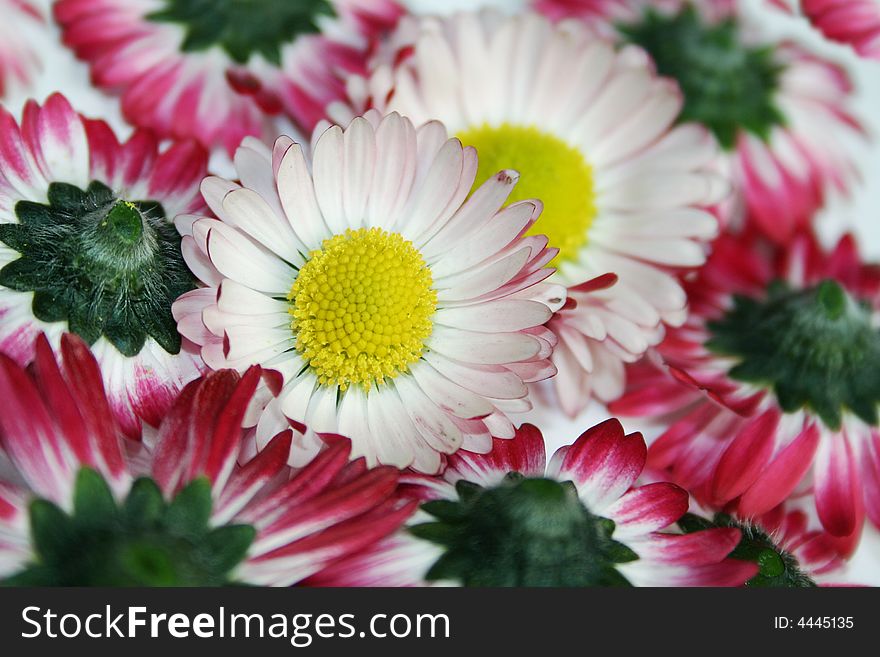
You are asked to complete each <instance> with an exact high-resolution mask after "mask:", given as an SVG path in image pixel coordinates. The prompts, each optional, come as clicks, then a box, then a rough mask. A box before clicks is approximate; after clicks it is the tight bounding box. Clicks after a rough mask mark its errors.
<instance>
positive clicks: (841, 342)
mask: <svg viewBox="0 0 880 657" xmlns="http://www.w3.org/2000/svg"><path fill="white" fill-rule="evenodd" d="M688 292H689V298H690V308H691V314H690V317H689V319H688V321H687V323H686V324H685V325H684V326H683V327H681V328H679V329H675V330H672V331H670V332H669V334H668V335H667V337H666V339H665V340H664V342H663V343H662V344H661V345H660V346H659V347H657V356H658V358H656V359H654V360H655V362H650V361H647V360H646V361H645V362H643V363H640V364H638V365H636V366H634V367H633V368H632V369H631V371H630V373H629V377H630V382H631V383H630V386H629V389H628V391H627V394H626V395H625V396H624V397H623V398H621V399H620V400H619V401H617V402H615V403H614V404H613V405H612V407H613V410H614V412H616V413H620V414H623V415H638V416H655V417H666V418H671V422H672V423H671V425H670V426H669V428H668V429H667V430H666V431H665V432H664V433H663V434H662V435H661V436H660V438H659V439H658V440H657V441H656V442H655V443H653V445H652V446H651V450H650V463H651V465H652V466H653V467H657V468H660V469H662V470H664V471H665V472H666V473H667V474H668V476H670V477H671V479H672V481H675V482H676V483H678V484H680V485H682V486H684V487H686V488H688V489H689V490H690V491H691V492H693V493H694V494H695V495H696V496H697V498H698V499H699V500H700V501H701V502H703V503H706V504H708V505H710V506H712V507H715V508H720V507H725V508H734V509H735V510H736V512H737V513H738V515H739V516H740V517H744V518H752V517H757V516H759V515H761V514H763V513H766V512H768V511H770V510H771V509H772V508H774V507H775V506H777V505H778V504H780V503H781V502H782V501H783V500H785V499H786V498H787V497H789V496H790V495H792V493H794V492H795V491H796V490H797V491H798V492H812V493H813V494H814V496H815V505H816V509H817V511H818V515H819V519H820V520H821V522H822V525H823V526H824V527H825V529H826V530H827V531H828V532H830V533H831V534H833V535H834V536H836V537H840V538H841V550H842V551H844V552H848V551H849V550H851V549H853V548H854V547H855V545H856V544H857V542H858V538H859V534H860V531H861V527H862V523H863V518H864V515H865V508H866V507H867V513H868V516H869V517H870V518H871V519H872V520H873V521H874V522H875V523H877V524H880V431H878V406H877V405H878V402H880V378H878V373H880V333H878V329H877V326H878V321H880V305H878V301H880V270H878V268H876V267H872V266H866V265H864V264H862V262H861V261H860V259H859V255H858V253H857V251H856V247H855V242H854V240H853V239H852V238H851V237H845V238H843V239H842V240H841V241H840V242H839V243H838V245H837V246H836V248H835V249H834V250H833V251H831V252H830V253H825V252H823V251H822V250H821V249H820V247H819V246H818V245H817V244H816V242H815V240H814V238H812V237H810V236H808V235H804V236H799V237H798V238H797V239H796V240H794V241H793V242H792V244H791V245H790V247H788V248H787V249H786V250H784V251H783V252H782V253H781V254H780V255H779V257H778V258H776V259H774V257H773V256H772V255H771V253H769V252H768V251H767V249H766V247H764V246H763V245H762V244H761V243H760V242H759V241H757V240H754V239H750V238H748V237H741V238H735V237H731V236H724V237H722V238H720V239H719V240H718V241H717V242H716V245H715V252H714V254H713V255H712V257H711V259H710V261H709V263H708V264H707V265H706V267H705V268H704V269H703V271H702V272H701V273H700V275H699V276H698V277H696V278H695V279H694V280H692V281H690V282H689V284H688Z"/></svg>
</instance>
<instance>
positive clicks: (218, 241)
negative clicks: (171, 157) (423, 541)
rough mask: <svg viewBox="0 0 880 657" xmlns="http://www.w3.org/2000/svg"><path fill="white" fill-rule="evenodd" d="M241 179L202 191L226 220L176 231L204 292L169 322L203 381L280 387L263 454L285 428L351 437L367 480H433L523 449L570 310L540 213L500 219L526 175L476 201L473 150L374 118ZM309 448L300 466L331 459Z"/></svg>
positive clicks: (256, 167)
mask: <svg viewBox="0 0 880 657" xmlns="http://www.w3.org/2000/svg"><path fill="white" fill-rule="evenodd" d="M235 164H236V168H237V171H238V176H239V178H240V179H241V185H239V184H237V183H234V182H230V181H228V180H223V179H220V178H208V179H206V180H205V182H204V183H203V184H202V191H203V193H204V196H205V199H206V200H207V202H208V205H209V206H210V207H211V209H212V210H213V211H214V213H215V215H216V216H217V217H218V219H212V218H205V217H198V216H184V217H179V218H178V220H177V222H178V227H179V228H180V230H181V231H182V232H183V233H185V234H186V237H184V239H183V252H184V256H185V258H186V260H187V262H188V263H190V266H191V267H192V268H193V271H195V272H197V273H198V275H199V277H200V278H201V280H202V281H203V282H204V283H205V285H206V287H205V288H202V289H199V290H194V291H192V292H190V293H188V294H186V295H184V296H183V297H181V298H180V299H179V300H178V301H177V302H176V303H175V307H174V312H175V316H176V317H177V319H178V327H179V329H180V332H181V333H182V334H183V335H184V336H186V337H188V338H190V339H191V340H193V341H194V342H196V343H198V344H200V345H202V356H203V358H204V360H205V362H206V363H207V364H208V366H210V367H212V368H214V369H219V368H223V367H230V368H234V369H239V370H243V369H245V368H247V367H249V366H250V365H254V364H259V365H262V366H263V367H265V368H267V369H272V370H274V371H277V372H278V373H279V374H280V380H278V381H276V382H275V383H276V387H277V388H278V389H279V390H278V397H277V398H273V399H272V400H271V401H270V402H269V404H268V405H267V406H266V409H265V412H263V413H262V416H261V417H260V418H259V419H260V422H259V423H258V425H257V440H258V443H262V441H263V440H265V438H266V437H270V436H272V435H274V434H275V433H276V432H277V431H278V428H279V426H283V419H282V418H283V417H287V418H288V419H290V420H294V421H297V422H302V423H305V424H306V425H307V426H309V427H311V428H312V429H314V430H315V431H319V432H330V433H335V432H339V433H342V434H344V435H346V436H349V437H350V438H351V440H352V443H353V445H352V453H353V454H354V455H355V456H365V457H366V458H367V462H368V463H369V464H370V465H373V464H375V463H377V462H378V463H384V464H388V465H397V466H400V467H409V466H412V467H414V468H416V469H417V470H420V471H423V472H436V471H438V470H439V469H440V468H441V466H442V458H441V455H444V454H450V453H452V452H454V451H456V450H457V449H459V448H460V447H464V448H466V449H470V450H473V451H479V452H483V451H488V450H489V449H490V448H491V446H492V439H491V436H490V433H492V434H494V435H498V436H502V437H508V438H509V437H512V436H513V431H514V429H513V425H512V424H511V422H510V421H509V420H508V419H507V417H506V415H505V414H506V412H508V411H510V412H513V411H521V410H528V409H529V408H530V404H529V400H528V390H527V387H526V385H525V384H526V383H528V382H532V381H537V380H540V379H544V378H547V377H549V376H552V375H553V374H554V373H555V368H554V367H553V365H552V364H551V363H550V361H549V357H550V354H551V351H552V347H553V344H554V343H555V341H556V340H555V336H554V335H553V333H552V332H551V331H550V330H549V329H547V328H546V327H545V326H544V324H545V323H546V322H547V321H548V319H549V318H550V316H551V312H552V309H553V308H557V307H559V306H560V305H561V304H562V303H563V302H564V299H565V290H564V288H560V287H558V286H555V285H549V284H542V283H541V281H543V280H544V279H546V278H547V277H548V276H550V275H551V273H552V269H549V268H547V267H546V266H545V265H547V263H548V262H549V261H550V260H551V259H552V258H553V257H554V256H555V255H556V250H555V249H548V248H547V238H546V237H544V236H540V235H532V236H529V237H524V236H523V233H524V232H525V231H527V230H528V229H529V228H530V227H531V226H532V225H533V224H534V222H535V220H536V219H537V218H538V215H539V214H540V212H541V206H540V203H539V202H537V201H523V202H520V203H515V204H512V205H510V206H508V207H506V208H504V209H502V206H503V205H504V203H505V202H506V201H507V200H508V197H509V195H510V194H511V192H512V191H513V189H514V186H515V185H516V182H517V178H518V175H517V174H516V173H515V172H513V171H507V170H504V171H501V172H499V173H496V174H495V175H494V176H493V177H492V178H491V179H490V180H488V181H486V182H485V184H483V185H482V186H480V187H479V188H478V189H476V190H475V191H474V192H473V193H472V194H471V190H472V188H473V184H474V177H475V176H476V173H477V169H478V163H477V155H476V152H475V151H474V149H473V148H463V147H462V145H461V142H459V141H458V140H457V139H449V138H447V134H446V130H445V129H444V128H443V126H442V125H441V124H439V123H436V122H432V123H427V124H425V125H423V126H422V127H421V128H419V129H418V130H416V129H415V128H414V127H413V124H412V123H411V122H410V121H409V120H407V119H404V118H402V117H400V116H399V115H397V114H390V115H388V116H386V117H384V118H382V117H380V116H379V115H378V113H376V112H374V111H373V112H370V113H369V114H368V115H367V116H366V118H364V117H360V118H356V119H354V121H352V122H351V125H349V127H348V128H346V129H345V130H343V129H342V128H341V127H339V126H333V127H330V128H328V129H327V130H325V131H323V132H320V131H319V135H318V136H317V137H316V142H315V145H314V147H313V156H312V157H311V158H307V157H306V155H305V153H304V150H303V148H302V146H300V145H299V144H296V143H294V142H293V141H291V140H290V139H288V138H286V137H282V138H280V139H279V140H278V141H277V142H276V143H275V147H274V150H273V151H270V150H269V149H267V148H266V147H265V146H263V145H262V144H261V143H259V142H257V141H256V140H247V141H245V142H244V143H243V144H242V147H241V148H240V149H239V150H238V152H237V153H236V156H235ZM298 447H301V449H300V450H299V452H298V458H300V459H302V460H303V461H305V460H307V459H308V458H310V457H311V456H312V455H313V454H314V452H315V451H316V450H317V449H318V448H319V447H320V445H318V444H312V445H298ZM295 457H297V454H295ZM297 462H299V461H297Z"/></svg>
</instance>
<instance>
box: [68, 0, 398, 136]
mask: <svg viewBox="0 0 880 657" xmlns="http://www.w3.org/2000/svg"><path fill="white" fill-rule="evenodd" d="M54 11H55V17H56V19H57V20H58V22H59V23H60V24H61V27H62V29H63V37H64V41H65V43H67V44H68V45H69V46H70V47H71V48H72V49H73V50H74V51H75V52H76V53H77V55H79V57H81V58H82V59H84V60H86V61H87V62H88V63H89V64H90V65H91V68H92V78H93V79H94V81H95V83H96V84H97V85H98V86H99V87H101V88H104V89H107V90H110V91H114V92H119V93H121V94H122V110H123V112H124V114H125V116H126V118H128V119H129V120H130V121H131V122H132V123H134V124H135V125H139V126H144V127H149V128H152V129H153V130H155V131H157V132H158V133H159V134H161V135H162V136H166V137H176V138H184V137H194V138H196V139H198V140H199V141H200V142H201V143H202V144H204V145H205V146H207V147H212V146H215V145H222V146H224V147H226V149H227V150H228V151H229V152H230V153H231V152H233V151H234V150H235V148H236V147H237V146H238V144H239V142H241V140H242V138H243V137H245V136H247V135H260V134H261V133H262V132H263V123H264V122H265V120H266V118H265V116H266V113H269V114H277V113H278V112H280V111H284V112H286V113H288V114H289V115H291V116H292V117H293V118H294V119H295V120H296V121H298V122H299V123H300V124H301V125H303V126H304V127H305V128H306V129H311V127H312V126H313V125H314V124H315V123H316V122H317V121H318V119H320V118H321V116H322V115H323V108H324V106H325V105H326V104H327V103H328V102H330V101H331V100H333V99H335V98H339V97H340V96H341V95H342V93H343V82H342V80H341V78H340V71H357V70H360V66H361V64H360V60H361V59H362V57H363V56H364V53H365V51H366V50H367V48H368V46H369V43H370V40H371V38H372V37H373V36H374V35H375V34H377V33H378V32H380V31H381V30H383V29H387V28H388V27H390V26H392V25H393V24H394V23H395V22H396V21H397V19H398V17H399V16H400V14H401V9H400V8H399V7H398V6H397V4H396V3H395V2H393V0H296V1H295V2H277V1H275V0H256V1H255V0H101V1H100V2H95V1H94V0H61V1H60V2H57V3H55V7H54Z"/></svg>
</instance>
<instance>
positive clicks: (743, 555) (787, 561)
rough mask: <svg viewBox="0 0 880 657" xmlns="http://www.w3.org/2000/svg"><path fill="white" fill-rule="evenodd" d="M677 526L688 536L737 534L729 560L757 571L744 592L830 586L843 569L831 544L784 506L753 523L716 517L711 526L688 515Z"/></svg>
mask: <svg viewBox="0 0 880 657" xmlns="http://www.w3.org/2000/svg"><path fill="white" fill-rule="evenodd" d="M678 524H679V526H680V527H681V528H682V529H683V530H684V531H685V532H688V533H690V532H694V531H700V530H705V529H710V528H714V527H735V528H737V529H739V530H740V532H741V533H742V538H741V539H740V542H739V544H738V545H737V546H736V548H735V549H734V550H733V552H731V554H730V557H731V558H732V559H739V560H742V561H750V562H752V563H755V564H757V566H758V573H757V574H756V575H755V576H754V577H752V578H751V579H750V580H749V581H748V582H746V586H751V587H774V588H806V587H813V586H817V585H826V586H828V585H832V586H833V585H834V581H835V579H834V578H835V577H839V576H840V574H841V572H842V569H843V567H844V563H845V562H844V561H843V559H841V557H840V555H839V554H838V552H837V542H836V541H835V540H834V538H833V537H832V536H830V535H829V534H828V533H826V532H825V531H823V530H821V529H815V528H813V527H811V526H810V520H809V518H808V516H807V514H806V513H804V512H803V511H801V510H797V509H792V508H789V507H788V506H787V505H779V506H778V507H776V508H775V509H773V510H771V511H768V512H767V513H765V514H763V515H761V516H760V517H758V518H756V519H753V520H751V521H742V520H738V519H736V518H734V517H732V516H730V515H727V514H725V513H718V514H716V515H715V516H714V517H713V518H712V519H711V520H708V519H706V518H704V517H701V516H698V515H694V514H692V513H689V514H687V515H685V516H684V517H682V518H681V520H679V521H678Z"/></svg>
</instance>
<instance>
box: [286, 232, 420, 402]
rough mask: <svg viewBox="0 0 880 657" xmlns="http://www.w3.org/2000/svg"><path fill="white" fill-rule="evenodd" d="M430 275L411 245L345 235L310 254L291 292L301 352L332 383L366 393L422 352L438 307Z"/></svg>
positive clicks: (391, 237) (391, 236)
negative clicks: (365, 391) (354, 387)
mask: <svg viewBox="0 0 880 657" xmlns="http://www.w3.org/2000/svg"><path fill="white" fill-rule="evenodd" d="M433 282H434V281H433V278H432V276H431V270H430V269H428V266H427V265H426V264H425V261H424V259H423V258H422V255H421V253H419V252H418V250H416V248H415V247H414V246H413V245H412V243H411V242H409V241H407V240H406V239H404V238H403V237H401V236H400V235H398V234H397V233H387V232H385V231H383V230H381V229H379V228H370V229H367V228H361V229H359V230H348V231H346V232H345V234H344V235H336V236H334V237H331V238H329V239H327V240H324V243H323V244H322V245H321V249H320V250H318V251H313V252H312V254H311V256H310V259H309V261H308V262H307V263H306V264H305V265H303V267H302V269H300V272H299V276H297V279H296V281H295V282H294V283H293V286H292V287H291V288H290V292H289V293H288V295H287V299H288V301H290V309H289V312H290V314H291V315H292V316H293V321H292V322H291V328H292V329H293V332H294V333H295V335H296V348H297V350H298V351H299V352H300V353H301V354H302V356H303V358H304V359H305V360H306V362H308V364H309V366H310V367H311V368H312V370H313V371H314V372H315V374H316V375H317V377H318V381H319V382H320V383H321V384H323V385H327V386H333V385H338V386H339V387H340V389H342V390H345V389H346V388H348V386H350V385H352V384H360V385H361V386H363V388H364V389H365V390H369V389H370V387H371V386H372V385H373V383H374V382H375V383H383V382H384V380H385V378H394V377H395V376H397V375H398V374H400V373H401V372H406V371H407V369H408V368H409V366H410V365H411V364H412V363H414V362H416V361H417V360H418V359H419V358H420V357H421V355H422V351H423V350H424V348H425V347H424V343H425V340H426V339H427V338H428V336H430V335H431V330H432V328H433V322H432V321H431V317H432V316H433V314H434V310H435V308H436V306H437V292H436V291H435V290H434V289H433V288H432V285H433Z"/></svg>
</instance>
